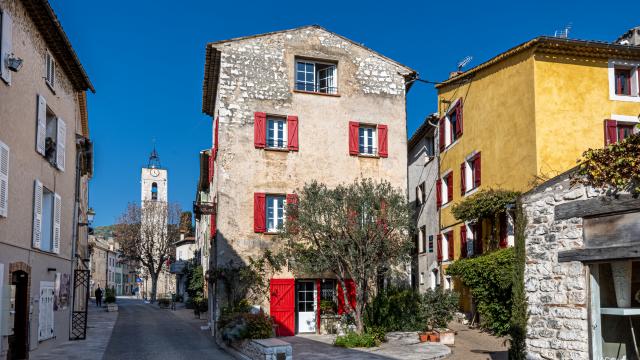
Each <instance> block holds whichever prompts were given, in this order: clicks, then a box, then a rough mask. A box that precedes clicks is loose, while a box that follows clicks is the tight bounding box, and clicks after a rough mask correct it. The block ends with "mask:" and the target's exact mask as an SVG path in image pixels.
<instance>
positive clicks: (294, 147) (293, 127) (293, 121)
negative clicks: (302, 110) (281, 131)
mask: <svg viewBox="0 0 640 360" xmlns="http://www.w3.org/2000/svg"><path fill="white" fill-rule="evenodd" d="M287 134H288V135H287V137H288V141H289V150H291V151H298V117H297V116H295V115H289V116H287Z"/></svg>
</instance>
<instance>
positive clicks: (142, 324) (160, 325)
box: [104, 299, 233, 360]
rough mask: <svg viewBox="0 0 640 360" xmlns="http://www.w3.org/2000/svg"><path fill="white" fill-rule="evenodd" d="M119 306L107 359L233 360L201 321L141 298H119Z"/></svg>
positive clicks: (106, 355)
mask: <svg viewBox="0 0 640 360" xmlns="http://www.w3.org/2000/svg"><path fill="white" fill-rule="evenodd" d="M118 307H119V309H118V311H119V314H118V320H117V322H116V325H115V328H114V330H113V333H112V335H111V339H110V340H109V344H108V345H107V350H106V352H105V354H104V359H107V360H111V359H114V360H115V359H118V360H126V359H136V360H144V359H149V360H160V359H171V360H179V359H189V360H195V359H216V360H232V359H233V358H232V357H231V356H230V355H228V354H226V353H225V352H224V351H223V350H220V349H219V348H218V346H217V345H216V343H215V341H214V340H213V338H212V337H211V336H210V335H209V334H210V332H208V331H203V330H200V325H201V324H202V322H198V321H190V319H188V318H187V319H185V318H184V317H180V316H178V315H176V314H175V313H174V312H172V311H171V310H166V309H159V308H158V306H156V305H150V304H144V303H142V302H141V301H140V300H125V299H123V300H118Z"/></svg>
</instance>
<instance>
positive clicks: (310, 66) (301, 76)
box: [295, 60, 338, 94]
mask: <svg viewBox="0 0 640 360" xmlns="http://www.w3.org/2000/svg"><path fill="white" fill-rule="evenodd" d="M336 69H337V66H336V64H330V63H322V62H313V61H308V60H297V61H296V85H295V89H296V90H299V91H308V92H316V93H323V94H336V93H337V92H338V88H337V72H336Z"/></svg>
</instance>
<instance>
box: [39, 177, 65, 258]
mask: <svg viewBox="0 0 640 360" xmlns="http://www.w3.org/2000/svg"><path fill="white" fill-rule="evenodd" d="M61 217H62V201H61V199H60V196H59V195H58V194H56V193H54V192H53V191H51V190H49V189H47V188H45V187H44V186H43V185H42V182H40V181H39V180H36V181H35V185H34V196H33V238H32V246H33V247H34V248H36V249H40V250H43V251H50V252H54V253H56V254H57V253H59V252H60V237H61V234H60V231H61V228H60V223H61Z"/></svg>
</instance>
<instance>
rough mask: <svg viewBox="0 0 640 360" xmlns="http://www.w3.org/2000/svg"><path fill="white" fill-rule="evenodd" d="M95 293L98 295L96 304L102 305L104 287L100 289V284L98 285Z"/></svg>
mask: <svg viewBox="0 0 640 360" xmlns="http://www.w3.org/2000/svg"><path fill="white" fill-rule="evenodd" d="M95 295H96V306H97V307H102V289H100V285H98V288H97V289H96V293H95Z"/></svg>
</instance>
